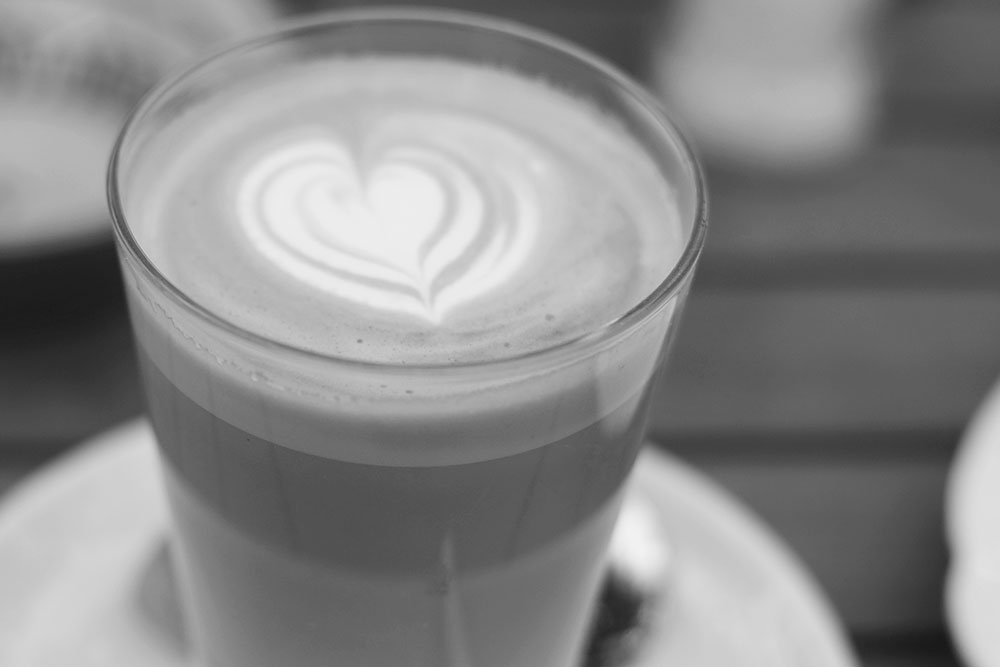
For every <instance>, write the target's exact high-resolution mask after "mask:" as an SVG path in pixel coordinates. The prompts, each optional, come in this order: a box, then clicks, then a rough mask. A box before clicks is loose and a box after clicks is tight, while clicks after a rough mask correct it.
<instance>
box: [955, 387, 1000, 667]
mask: <svg viewBox="0 0 1000 667" xmlns="http://www.w3.org/2000/svg"><path fill="white" fill-rule="evenodd" d="M945 510H946V513H945V518H946V530H947V536H948V544H949V546H950V548H951V557H952V558H951V566H950V568H949V572H948V578H947V583H946V593H945V610H946V614H947V618H948V624H949V626H950V627H951V631H952V634H953V636H954V638H955V643H956V645H957V647H958V651H959V653H960V654H961V655H962V657H963V659H964V660H965V662H966V663H967V664H968V665H969V667H1000V634H998V632H997V631H998V629H1000V383H998V384H997V385H996V386H995V387H994V389H993V391H992V392H991V393H990V394H989V396H988V397H987V398H986V400H985V401H984V402H983V404H982V405H981V406H980V408H979V410H978V411H977V412H976V415H975V418H974V419H973V420H972V423H971V424H970V425H969V428H968V429H967V430H966V432H965V435H964V436H963V438H962V442H961V444H960V446H959V449H958V454H957V455H956V458H955V463H954V464H953V466H952V469H951V475H950V477H949V480H948V490H947V497H946V506H945Z"/></svg>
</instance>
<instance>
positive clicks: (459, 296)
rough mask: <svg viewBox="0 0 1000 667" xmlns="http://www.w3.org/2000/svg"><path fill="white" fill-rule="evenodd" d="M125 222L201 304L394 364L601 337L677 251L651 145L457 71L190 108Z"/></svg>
mask: <svg viewBox="0 0 1000 667" xmlns="http://www.w3.org/2000/svg"><path fill="white" fill-rule="evenodd" d="M153 141H154V143H152V144H150V146H149V147H148V149H146V150H145V151H144V154H145V155H146V157H145V158H144V161H143V163H142V164H140V165H138V166H137V169H136V170H135V174H134V176H133V177H134V178H135V179H136V181H135V186H134V187H133V188H131V191H132V192H133V193H134V194H133V195H132V197H130V200H129V201H127V202H126V209H127V211H126V213H127V214H128V215H129V217H130V222H131V224H132V226H133V228H134V229H135V231H136V234H137V237H138V239H139V241H140V244H141V245H142V247H143V249H144V251H145V252H146V253H147V254H148V255H149V256H150V257H151V258H152V260H153V261H154V263H155V264H156V265H157V266H158V267H159V268H160V270H161V271H162V272H163V273H164V274H165V275H166V276H167V277H168V278H169V279H170V280H171V281H172V282H174V283H175V284H176V285H177V286H178V287H180V288H181V289H182V290H183V291H184V292H186V293H187V294H188V295H189V296H190V297H191V298H193V299H194V300H195V301H197V302H199V303H201V304H202V305H204V306H206V307H208V308H209V309H211V310H213V311H215V312H217V313H219V314H221V315H222V316H223V317H224V318H225V319H227V320H229V321H231V322H233V323H235V324H237V325H238V326H241V327H243V328H246V329H249V330H252V331H254V332H256V333H258V334H262V335H264V336H267V337H270V338H273V339H276V340H279V341H282V342H285V343H288V344H290V345H293V346H296V347H300V348H305V349H308V350H312V351H316V352H320V353H324V354H330V355H335V356H339V357H346V358H351V359H359V360H368V361H379V362H386V361H388V362H397V363H398V362H403V363H406V362H410V363H426V362H448V361H459V360H461V361H470V360H485V359H494V358H503V357H508V356H514V355H517V354H522V353H525V352H529V351H532V350H535V349H540V348H544V347H549V346H551V345H554V344H558V343H559V342H562V341H565V340H568V339H571V338H575V337H577V336H579V335H581V334H583V333H586V332H588V331H592V330H595V329H597V328H599V327H601V326H602V325H604V324H605V323H607V322H609V321H611V320H614V319H615V318H617V317H618V316H620V315H622V314H623V313H624V312H626V311H627V310H629V309H630V308H632V307H633V306H634V305H636V304H637V303H638V302H639V301H641V300H642V299H643V298H644V297H645V296H647V295H648V294H649V293H650V292H651V291H652V290H653V289H655V287H656V285H658V284H659V283H660V282H662V280H663V279H664V278H665V277H666V275H667V274H668V273H669V271H670V270H671V269H672V268H673V265H674V263H675V261H676V259H677V257H678V255H679V253H680V248H681V242H680V227H679V223H678V213H677V209H676V203H675V201H674V196H673V192H672V190H671V189H670V187H669V186H668V185H667V184H666V183H665V181H664V179H663V177H662V176H661V174H660V173H659V172H658V171H657V169H656V167H655V165H654V164H653V163H652V161H651V160H650V159H649V158H648V157H647V155H646V153H645V152H644V151H643V149H642V148H641V147H639V146H638V145H636V143H635V142H634V141H633V140H632V139H631V138H629V136H628V135H627V134H626V133H625V131H624V130H622V129H621V128H619V127H618V126H617V125H616V124H615V123H614V122H613V121H612V120H610V119H609V118H606V117H605V116H603V115H602V114H601V113H600V112H599V111H598V110H597V109H596V108H593V107H592V106H590V105H589V104H587V103H585V102H584V101H582V100H579V99H576V98H573V97H571V96H570V95H568V94H566V93H563V92H560V91H558V90H556V89H554V88H553V87H551V86H549V85H548V84H546V83H544V82H541V81H535V80H528V79H525V78H522V77H518V76H515V75H513V74H510V73H506V72H503V71H499V70H494V69H488V68H484V67H479V66H473V65H466V64H460V63H458V62H449V61H443V60H421V59H407V60H403V59H388V58H386V59H382V58H366V59H357V60H340V61H332V62H324V63H320V64H317V63H312V64H305V65H299V66H296V67H293V68H291V69H289V70H287V71H283V72H282V73H281V76H280V77H278V76H276V75H274V76H264V75H262V76H261V77H260V80H257V81H254V82H252V83H251V84H247V85H240V86H239V87H234V88H233V89H231V90H229V91H227V92H226V94H225V95H222V96H220V97H219V99H216V100H215V101H213V102H211V103H205V104H202V105H201V106H197V107H195V108H194V109H193V110H189V111H187V112H186V115H185V116H184V117H182V118H181V119H179V120H177V121H176V122H174V123H173V125H172V126H171V127H170V128H169V129H168V130H167V131H165V132H163V133H162V134H161V135H160V136H159V137H158V138H157V139H155V140H153Z"/></svg>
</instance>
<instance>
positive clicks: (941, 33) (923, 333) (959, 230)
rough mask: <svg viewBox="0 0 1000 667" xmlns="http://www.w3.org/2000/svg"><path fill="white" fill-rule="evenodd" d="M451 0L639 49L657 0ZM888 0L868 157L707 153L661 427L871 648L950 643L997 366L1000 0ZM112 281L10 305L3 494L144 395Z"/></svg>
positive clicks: (628, 61) (638, 61)
mask: <svg viewBox="0 0 1000 667" xmlns="http://www.w3.org/2000/svg"><path fill="white" fill-rule="evenodd" d="M294 4H295V6H294V9H296V10H304V9H311V8H314V7H315V6H317V5H319V4H323V3H320V2H304V1H300V2H297V3H294ZM340 4H362V3H357V2H355V3H340ZM453 4H456V5H458V6H461V7H465V8H471V9H485V10H490V11H493V12H494V13H503V14H505V15H508V16H511V17H514V18H518V19H521V20H524V21H528V22H531V23H534V24H536V25H540V26H542V27H545V28H549V29H553V30H555V31H557V32H560V33H562V34H564V35H566V36H568V37H570V38H571V39H574V40H576V41H578V42H581V43H583V44H585V45H587V46H589V47H591V48H594V49H597V50H599V51H601V52H603V53H605V54H606V55H608V56H609V57H611V58H612V59H614V60H616V61H618V62H619V63H620V64H622V65H623V66H624V67H626V68H627V69H629V70H630V71H632V72H634V73H640V72H642V71H643V63H644V58H645V57H646V54H647V53H648V37H649V35H650V34H652V33H651V30H650V28H651V26H655V21H654V20H653V19H654V18H655V17H656V16H657V15H658V12H659V9H658V7H657V5H656V3H654V2H653V0H623V1H621V2H616V3H611V2H600V1H599V0H586V1H585V2H577V1H575V0H550V1H549V2H547V3H542V2H535V1H534V0H512V1H511V2H507V3H500V2H499V1H498V0H475V1H473V0H468V1H467V2H464V3H457V2H456V3H453ZM893 19H894V20H893V21H892V23H891V24H890V25H889V26H888V27H887V30H886V33H885V35H884V36H883V37H884V47H885V55H886V58H887V73H888V77H887V86H886V91H885V100H884V111H885V114H884V120H883V123H882V126H881V129H880V132H879V135H878V137H877V139H876V141H875V142H874V143H873V145H872V146H871V147H870V150H868V151H867V152H866V154H865V155H863V156H862V157H861V158H860V159H859V160H858V161H857V162H856V163H854V164H851V165H850V166H849V167H847V168H844V169H842V170H839V171H837V172H836V173H830V174H826V175H824V176H822V177H814V178H810V179H784V180H779V179H775V178H767V177H763V176H760V175H752V174H747V173H745V172H742V173H739V172H735V171H727V170H725V169H723V168H720V167H718V166H713V165H710V167H709V181H710V185H711V191H712V206H713V209H712V218H711V233H710V240H709V244H708V248H707V251H706V255H705V257H704V263H703V265H702V267H701V269H700V273H699V275H698V277H697V280H696V286H695V290H694V293H693V295H692V297H691V300H690V303H689V308H688V311H687V315H686V320H685V322H684V326H683V330H682V333H681V336H680V339H679V341H678V344H677V346H676V348H675V351H674V354H673V358H672V361H671V364H670V368H669V369H668V372H667V373H666V374H665V376H664V380H663V382H662V383H661V386H660V391H659V393H658V395H657V401H656V403H655V405H654V410H653V417H652V435H653V437H654V438H655V439H656V440H657V441H658V442H660V443H662V445H663V446H665V447H668V448H669V449H670V450H672V451H673V452H675V453H678V454H680V455H682V456H683V457H685V458H686V459H688V460H689V461H691V462H693V463H694V464H695V465H697V466H699V467H700V468H701V469H702V470H705V471H707V472H708V473H709V474H710V475H712V476H713V477H714V478H715V479H716V480H718V481H719V482H720V483H722V484H723V485H724V486H726V487H728V488H730V489H731V490H732V491H733V492H735V493H736V494H737V495H738V496H739V497H741V498H742V499H743V500H745V501H746V502H747V503H748V504H749V505H750V506H751V507H752V508H753V509H755V510H756V511H757V512H758V513H759V514H761V515H762V516H763V517H764V518H765V519H767V520H768V521H769V522H770V523H771V524H772V525H773V526H774V527H775V528H776V530H777V531H778V532H779V533H780V534H781V535H782V536H783V537H784V538H785V539H786V540H787V541H788V543H789V544H790V545H791V546H792V547H793V549H795V550H796V551H797V552H798V553H799V554H800V555H801V556H802V558H803V559H804V560H805V562H806V563H807V564H808V565H809V566H810V567H811V568H812V569H813V571H814V572H815V574H816V576H817V577H818V579H819V581H820V583H821V584H822V585H823V586H824V588H825V589H826V591H827V593H828V594H829V596H830V597H831V599H832V600H833V602H834V604H835V606H836V608H837V609H838V610H839V612H840V614H841V616H842V618H843V619H844V620H845V622H846V624H847V626H848V628H849V629H850V631H851V633H852V637H853V638H854V640H855V642H856V645H857V647H858V649H859V652H860V654H861V656H862V658H863V660H864V663H865V665H866V666H867V667H894V666H896V665H899V666H902V665H916V666H918V667H945V666H951V667H954V666H956V665H957V664H958V662H957V660H956V658H955V657H954V655H953V653H952V651H951V649H950V646H949V640H948V636H947V633H946V630H945V627H944V621H943V618H942V604H941V595H942V577H943V574H944V570H945V567H946V564H947V554H946V550H945V546H944V542H943V536H942V509H943V500H942V493H943V489H944V484H945V477H946V473H947V470H948V466H949V464H950V462H951V459H952V456H953V453H954V450H955V445H956V443H957V441H958V438H959V436H960V434H961V432H962V429H963V427H964V425H965V424H966V422H967V420H968V419H969V417H970V416H971V413H972V411H973V409H974V408H975V406H976V405H977V403H978V402H979V400H980V399H981V398H982V397H983V396H984V395H985V393H986V391H987V390H988V388H989V387H990V386H991V385H992V383H993V382H994V380H995V379H996V378H997V377H998V376H1000V220H998V218H1000V124H998V123H997V119H998V118H1000V67H998V66H997V63H1000V6H994V5H993V4H992V3H987V2H983V1H977V0H938V1H937V2H930V1H925V2H920V3H909V4H902V3H901V4H899V5H898V6H897V12H896V15H895V16H894V17H893ZM107 289H108V298H107V299H105V300H104V301H102V303H103V305H102V306H101V307H99V308H97V309H96V310H95V312H92V313H90V314H89V315H87V316H85V317H81V316H78V315H77V316H72V317H69V316H68V317H67V318H66V319H65V320H63V321H60V320H59V319H58V318H56V320H55V321H52V318H49V321H48V322H47V323H44V324H42V323H39V324H37V325H35V324H32V323H31V322H30V321H29V322H28V324H27V325H25V324H24V320H19V321H17V322H14V321H11V320H9V319H8V320H7V321H5V320H3V319H2V317H3V316H2V315H0V494H2V492H3V489H5V488H7V487H9V485H10V484H12V483H14V482H15V481H16V480H18V479H19V478H21V477H22V476H23V475H24V474H26V473H28V472H30V471H31V470H32V469H34V468H35V467H37V466H38V465H40V464H42V463H43V462H45V461H46V460H48V459H49V458H50V457H51V456H53V455H55V454H56V453H58V452H60V451H62V450H63V449H65V448H66V447H67V446H68V445H70V444H71V443H73V442H76V441H77V440H79V439H80V438H81V437H83V436H86V435H89V434H92V433H95V432H97V431H99V430H101V429H103V428H106V427H108V426H111V425H112V424H115V423H117V422H119V421H121V420H123V419H125V418H128V417H131V416H133V415H135V414H138V413H139V412H140V410H141V399H140V395H139V388H138V385H137V382H136V380H135V367H134V358H133V355H132V348H131V341H130V338H129V333H128V328H127V321H126V318H125V315H124V308H123V305H122V301H121V297H120V293H119V291H118V287H117V286H114V285H111V286H108V287H107ZM0 305H2V304H0Z"/></svg>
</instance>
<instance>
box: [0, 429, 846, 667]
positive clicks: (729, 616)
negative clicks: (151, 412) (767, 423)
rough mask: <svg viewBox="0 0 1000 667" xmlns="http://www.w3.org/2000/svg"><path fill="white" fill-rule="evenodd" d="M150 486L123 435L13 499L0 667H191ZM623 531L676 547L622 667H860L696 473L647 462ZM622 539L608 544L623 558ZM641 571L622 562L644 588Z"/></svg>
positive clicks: (150, 455)
mask: <svg viewBox="0 0 1000 667" xmlns="http://www.w3.org/2000/svg"><path fill="white" fill-rule="evenodd" d="M159 484H160V480H159V477H158V474H157V470H156V457H155V452H154V450H153V441H152V435H151V433H150V431H149V428H148V426H147V425H146V423H145V422H133V423H129V424H126V425H124V426H121V427H119V428H117V429H115V430H113V431H111V432H109V433H107V434H105V435H103V436H101V437H99V438H96V439H95V440H93V441H90V442H88V443H85V444H84V445H83V446H82V447H81V448H80V449H78V450H77V451H75V452H74V453H72V454H70V455H68V456H66V457H64V458H63V459H61V460H60V461H57V462H56V463H55V464H53V465H51V466H49V467H48V468H46V469H44V470H42V471H41V472H40V473H39V474H37V475H35V476H34V477H33V478H31V479H29V480H28V481H27V482H26V483H24V484H23V485H22V486H20V487H19V488H18V489H16V490H14V491H13V492H12V493H10V494H9V495H8V496H7V498H6V499H5V502H4V505H3V506H2V508H0V509H2V511H0V576H2V580H0V590H2V593H0V665H4V666H5V667H97V666H100V667H190V666H191V665H193V661H192V660H191V658H190V657H189V655H188V650H187V647H186V645H185V643H184V640H183V637H184V633H183V628H182V627H181V626H182V622H181V621H180V619H179V617H178V615H177V613H176V611H175V608H174V607H173V600H174V598H173V593H172V585H173V583H172V576H171V571H170V567H169V558H167V552H166V550H165V548H164V546H163V545H164V534H165V526H166V513H165V508H164V503H163V499H162V498H161V492H160V486H159ZM636 508H638V509H636ZM644 512H645V514H644ZM623 516H625V517H632V518H633V519H635V518H639V519H641V518H642V517H643V516H656V517H657V518H658V520H659V521H660V526H659V528H660V529H661V530H664V531H666V532H667V534H669V535H670V544H671V545H672V552H671V554H670V556H671V567H669V568H667V570H666V572H665V574H664V573H662V572H661V573H659V574H658V575H657V576H658V577H659V586H660V587H661V589H662V591H663V593H664V595H663V602H662V603H661V604H660V605H658V606H657V607H656V610H655V613H654V614H653V618H652V619H651V621H650V625H651V627H650V631H649V632H648V633H647V635H646V637H645V639H644V641H643V645H642V646H641V647H640V649H639V652H638V655H637V656H636V657H635V658H634V659H633V660H632V662H630V663H629V665H630V667H632V666H634V667H654V666H659V667H662V666H663V665H684V666H685V667H722V666H723V665H725V666H726V667H730V666H732V665H741V666H742V667H756V666H760V667H784V666H788V667H856V665H857V663H856V661H855V659H854V656H853V654H852V652H851V650H850V648H849V647H848V644H847V642H846V641H845V639H844V635H843V633H842V630H841V628H840V626H839V624H838V622H837V621H836V620H835V618H834V616H833V614H832V613H831V611H830V608H829V606H828V604H827V602H826V601H825V599H824V598H823V596H822V595H821V594H820V593H819V592H818V589H817V588H816V586H815V584H814V583H813V581H812V579H811V578H810V577H809V576H808V575H807V574H806V573H805V571H804V570H803V569H802V567H801V566H800V565H799V563H798V562H797V560H796V559H795V558H793V557H792V556H791V555H790V554H789V552H788V551H787V550H786V549H785V548H784V547H783V546H782V545H781V544H780V543H779V542H778V540H777V539H776V538H775V537H774V536H773V534H772V533H771V532H770V530H768V529H767V528H766V527H765V526H763V525H762V524H761V523H760V522H759V521H758V520H757V519H755V518H754V517H753V516H751V515H750V514H749V513H748V512H747V511H746V510H745V509H743V508H742V507H741V506H740V505H739V504H737V503H736V502H735V501H733V500H732V499H730V498H729V497H728V496H727V495H726V494H725V493H724V492H722V491H720V490H719V489H718V488H717V487H716V486H714V485H713V484H711V483H710V482H708V481H707V480H706V479H705V478H703V477H702V476H701V475H699V474H698V473H696V472H694V471H693V470H691V469H690V468H687V467H686V466H684V465H683V464H681V463H679V462H678V461H676V460H674V459H672V458H669V457H667V456H665V455H663V454H660V453H658V452H655V451H653V450H651V449H647V451H646V452H645V453H644V454H643V455H642V458H641V459H640V463H639V466H638V469H637V472H636V475H635V477H634V479H633V481H632V487H631V490H630V498H629V502H628V503H627V505H626V510H625V514H624V515H623ZM629 534H630V530H628V529H625V530H620V531H618V533H617V534H616V544H615V547H614V548H615V549H617V550H618V553H619V554H620V553H621V551H622V550H623V549H628V546H629V544H630V542H629ZM632 536H633V537H634V533H632ZM647 555H648V554H635V553H633V554H632V555H631V556H630V557H629V558H630V560H632V561H633V564H634V565H635V566H636V567H637V568H638V571H639V573H640V574H641V573H642V567H643V565H642V564H643V562H644V560H645V558H646V556H647ZM650 572H653V573H656V572H657V571H656V570H655V569H652V570H650V569H647V570H646V573H647V574H648V573H650Z"/></svg>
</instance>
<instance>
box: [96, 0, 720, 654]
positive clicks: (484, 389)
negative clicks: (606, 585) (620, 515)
mask: <svg viewBox="0 0 1000 667" xmlns="http://www.w3.org/2000/svg"><path fill="white" fill-rule="evenodd" d="M109 196H110V200H111V209H112V213H113V217H114V223H115V231H116V238H117V244H118V249H119V255H120V258H121V263H122V266H123V273H124V276H125V282H126V290H127V293H128V299H129V306H130V312H131V317H132V324H133V328H134V332H135V336H136V340H137V351H138V355H139V359H140V362H141V368H142V373H143V382H144V388H145V392H146V398H147V403H148V408H149V415H150V418H151V420H152V423H153V427H154V430H155V433H156V437H157V440H158V443H159V451H160V455H161V457H160V458H161V461H162V471H163V477H164V480H165V486H166V490H167V492H168V496H169V504H170V509H171V513H172V518H173V527H174V536H175V538H176V539H175V547H176V557H177V558H176V561H177V565H178V569H179V577H180V580H181V583H182V598H183V602H184V605H185V606H184V609H185V612H186V614H187V615H188V617H189V621H190V622H189V627H190V629H191V631H192V633H193V640H194V642H195V646H196V649H197V650H198V651H199V653H200V655H201V656H202V657H203V659H204V660H205V662H206V664H210V665H220V666H223V667H255V666H259V667H277V666H279V665H280V666H282V667H305V666H314V665H350V666H352V667H387V666H398V665H407V666H410V667H417V666H427V667H501V666H504V667H568V666H569V665H573V664H575V663H576V662H577V661H578V660H579V658H580V652H581V647H582V644H583V639H584V637H585V634H586V630H587V627H588V621H589V620H590V616H591V612H592V607H593V605H594V602H595V597H596V594H597V592H598V587H599V584H600V581H601V576H602V571H603V565H604V559H605V552H606V548H607V545H608V541H609V538H610V534H611V530H612V527H613V525H614V523H615V519H616V515H617V512H618V508H619V504H620V501H621V497H622V488H623V485H624V483H625V480H626V478H627V477H628V474H629V471H630V469H631V468H632V466H633V463H634V461H635V457H636V453H637V450H638V448H639V446H640V443H641V441H642V438H643V430H644V423H645V418H646V413H647V407H648V402H649V395H650V387H651V383H652V379H653V378H654V376H655V373H656V371H657V369H658V368H659V366H660V362H661V360H662V357H663V354H664V350H665V348H666V343H667V341H668V339H669V338H671V334H672V332H673V331H674V330H675V329H676V326H677V319H678V314H679V312H680V309H681V305H682V302H683V300H684V297H685V294H686V292H687V289H688V286H689V283H690V280H691V275H692V272H693V270H694V267H695V263H696V260H697V258H698V255H699V253H700V251H701V248H702V245H703V242H704V238H705V231H706V226H705V225H706V223H705V217H704V216H705V202H704V193H703V190H702V185H701V182H700V178H699V172H698V168H697V166H696V163H695V161H694V159H693V158H692V156H691V154H690V152H689V151H688V149H687V148H686V147H685V145H684V143H683V142H682V140H681V139H680V138H679V137H678V135H677V133H676V132H675V131H674V129H673V127H672V126H671V125H670V123H669V122H668V121H667V120H666V119H665V118H664V116H663V115H662V113H661V111H660V110H659V108H658V107H657V105H656V104H655V103H654V102H652V101H651V99H650V97H649V96H648V95H647V94H646V93H645V92H643V90H641V89H640V88H639V87H638V86H637V85H635V84H634V83H632V82H631V81H629V80H628V79H627V78H626V77H625V76H624V75H622V74H621V73H620V72H618V71H617V70H615V69H614V68H612V67H611V66H609V65H607V64H606V63H604V62H602V61H601V60H599V59H597V58H595V57H594V56H592V55H589V54H587V53H585V52H583V51H581V50H580V49H578V48H576V47H574V46H572V45H570V44H567V43H565V42H563V41H561V40H559V39H557V38H554V37H551V36H549V35H546V34H542V33H539V32H536V31H534V30H530V29H528V28H524V27H520V26H516V25H512V24H510V23H506V22H501V21H496V20H489V19H485V18H477V17H472V16H468V15H464V14H454V13H446V12H409V11H386V12H364V13H342V14H333V15H330V16H324V17H321V18H316V19H312V20H310V21H308V22H305V23H301V24H295V25H291V26H288V27H287V28H285V29H284V30H283V31H281V32H279V33H276V34H273V35H270V36H265V37H261V38H258V39H256V40H254V41H252V42H248V43H246V44H243V45H241V46H238V47H235V48H233V49H231V50H229V51H227V52H224V53H222V54H220V55H217V56H215V57H214V58H212V59H210V60H208V61H206V62H204V63H202V64H200V65H198V66H197V67H195V68H194V69H191V70H189V71H188V72H186V73H184V74H183V75H181V76H179V77H177V78H175V79H173V80H172V81H169V82H166V83H164V84H163V85H161V86H160V87H159V89H158V90H156V91H155V92H154V93H152V94H151V95H150V96H149V97H148V98H147V99H146V100H145V102H144V103H143V104H142V105H141V106H140V107H139V108H138V109H137V110H136V111H135V113H134V115H133V116H132V118H131V119H130V121H129V122H128V124H127V126H126V128H125V129H124V131H123V133H122V135H121V138H120V139H119V142H118V144H117V147H116V150H115V152H114V155H113V157H112V162H111V170H110V178H109Z"/></svg>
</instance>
